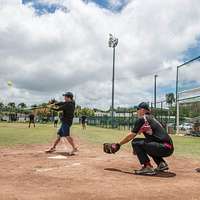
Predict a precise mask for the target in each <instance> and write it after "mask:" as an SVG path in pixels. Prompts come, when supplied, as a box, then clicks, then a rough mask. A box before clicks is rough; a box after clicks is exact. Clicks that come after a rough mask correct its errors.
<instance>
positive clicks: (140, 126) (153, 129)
mask: <svg viewBox="0 0 200 200" xmlns="http://www.w3.org/2000/svg"><path fill="white" fill-rule="evenodd" d="M145 118H146V122H145ZM144 126H146V127H147V126H149V128H147V129H146V130H145V128H144ZM131 131H132V132H133V133H137V134H138V133H143V134H144V136H145V138H147V139H148V140H149V141H155V142H168V143H172V140H171V138H170V136H169V135H168V134H167V132H166V130H165V129H164V128H163V126H162V125H161V124H160V122H158V121H157V120H156V119H155V118H154V117H153V116H151V115H147V114H146V115H145V116H144V117H141V118H138V119H137V120H136V122H135V125H134V128H133V129H132V130H131Z"/></svg>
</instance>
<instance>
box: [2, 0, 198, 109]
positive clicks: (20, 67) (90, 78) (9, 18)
mask: <svg viewBox="0 0 200 200" xmlns="http://www.w3.org/2000/svg"><path fill="white" fill-rule="evenodd" d="M45 2H48V0H45ZM51 2H54V3H60V4H62V5H64V6H65V7H67V8H68V10H69V12H67V13H65V12H62V11H61V10H57V11H56V12H55V13H54V14H45V15H41V16H37V15H36V14H35V12H34V9H33V8H32V7H31V6H27V5H26V6H25V5H22V4H21V2H20V1H18V0H12V1H5V0H1V6H0V16H1V20H0V70H1V73H0V83H1V84H0V85H1V86H0V90H1V94H2V97H1V98H3V99H4V100H5V99H9V101H11V100H13V101H17V102H20V101H24V102H26V103H29V104H34V103H39V102H42V101H45V100H48V99H49V98H51V97H54V96H56V97H58V96H59V95H61V94H62V92H63V91H66V90H71V91H73V92H74V93H75V94H76V97H77V101H78V103H80V104H81V105H83V106H84V105H87V106H91V107H93V106H96V107H102V108H108V107H109V106H110V104H111V98H110V97H111V77H112V49H109V48H108V45H107V43H108V34H109V33H113V34H114V35H115V36H116V37H118V38H119V44H118V46H117V48H116V79H117V80H116V95H115V97H116V99H115V102H116V106H118V105H126V106H128V105H129V106H130V105H133V104H135V103H138V102H139V101H141V100H143V99H144V100H146V101H150V100H151V99H152V94H153V75H154V74H155V73H156V72H157V71H160V70H161V71H162V70H163V69H165V68H167V67H169V66H176V65H177V64H178V63H179V61H178V60H179V59H181V57H182V56H183V52H184V51H185V50H187V49H188V48H189V47H190V46H192V45H194V44H195V43H196V42H197V38H198V37H199V36H200V27H199V24H200V12H199V7H200V2H199V1H198V0H169V1H159V0H149V1H145V0H134V1H130V2H129V3H128V4H127V6H126V7H125V8H124V9H123V10H122V11H121V12H120V13H112V12H111V11H109V10H106V9H102V8H100V7H98V6H97V5H96V4H94V3H88V4H85V3H84V2H82V1H80V0H76V1H73V0H62V1H61V0H60V1H58V0H55V1H51ZM120 2H122V1H116V0H115V1H112V2H111V3H112V5H114V4H115V5H116V4H119V3H120ZM180 5H181V6H180ZM13 13H14V14H13ZM124 77H129V78H124ZM7 80H12V81H13V84H14V86H13V89H12V90H13V91H12V94H11V92H9V90H8V87H7V85H6V82H7ZM174 80H175V70H173V71H172V70H171V71H169V70H166V71H164V72H162V73H161V72H160V73H159V77H158V81H159V85H158V86H162V87H166V85H168V84H169V85H170V84H173V83H174Z"/></svg>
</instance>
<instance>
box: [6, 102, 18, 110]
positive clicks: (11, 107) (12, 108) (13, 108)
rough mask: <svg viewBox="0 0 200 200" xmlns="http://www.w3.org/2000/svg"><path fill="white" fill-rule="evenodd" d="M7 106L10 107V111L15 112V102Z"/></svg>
mask: <svg viewBox="0 0 200 200" xmlns="http://www.w3.org/2000/svg"><path fill="white" fill-rule="evenodd" d="M7 106H8V109H9V110H11V111H14V110H15V109H16V107H15V103H14V102H9V103H8V105H7Z"/></svg>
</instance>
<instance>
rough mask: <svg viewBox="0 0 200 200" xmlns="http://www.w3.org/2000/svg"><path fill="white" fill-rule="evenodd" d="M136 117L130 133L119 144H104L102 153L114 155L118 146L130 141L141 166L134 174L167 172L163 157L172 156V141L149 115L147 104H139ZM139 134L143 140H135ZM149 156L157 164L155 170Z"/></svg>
mask: <svg viewBox="0 0 200 200" xmlns="http://www.w3.org/2000/svg"><path fill="white" fill-rule="evenodd" d="M137 115H138V119H137V120H136V122H135V125H134V128H133V129H132V130H131V132H130V133H129V134H128V135H127V136H126V137H125V138H123V139H122V140H121V141H120V142H119V143H114V144H108V143H105V144H104V151H105V152H106V153H115V152H117V151H118V150H119V149H120V146H122V145H123V144H126V143H128V142H129V141H131V140H132V147H133V152H134V154H136V155H137V157H138V159H139V161H140V164H141V165H142V168H141V169H139V170H135V174H141V175H154V174H156V172H159V171H165V170H168V169H169V167H168V164H167V163H166V161H165V160H164V159H163V157H168V156H170V155H172V153H173V151H174V147H173V142H172V139H171V138H170V136H169V135H168V134H167V132H166V131H165V129H164V128H163V126H162V125H161V124H160V123H159V122H158V121H157V120H156V119H155V118H154V117H153V116H152V115H151V114H150V110H149V105H148V104H147V103H145V102H142V103H140V104H139V106H138V108H137ZM140 133H143V134H144V136H145V138H135V137H136V136H137V134H140ZM149 156H150V157H152V158H153V160H154V162H155V163H156V164H157V167H156V168H155V169H154V168H153V166H152V165H151V162H150V159H149Z"/></svg>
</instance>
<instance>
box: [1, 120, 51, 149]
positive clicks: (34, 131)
mask: <svg viewBox="0 0 200 200" xmlns="http://www.w3.org/2000/svg"><path fill="white" fill-rule="evenodd" d="M54 137H55V130H54V128H52V125H36V128H28V124H24V123H0V146H14V145H18V144H43V143H48V142H50V141H51V140H52V139H53V138H54Z"/></svg>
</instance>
